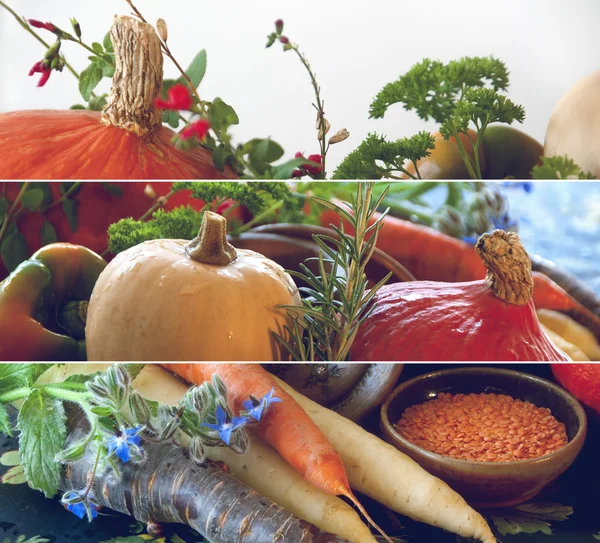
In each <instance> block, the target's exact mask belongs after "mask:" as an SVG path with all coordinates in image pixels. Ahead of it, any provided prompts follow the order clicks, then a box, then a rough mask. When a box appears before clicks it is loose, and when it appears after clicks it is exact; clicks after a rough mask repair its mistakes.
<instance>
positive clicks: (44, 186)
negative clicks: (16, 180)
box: [29, 181, 54, 209]
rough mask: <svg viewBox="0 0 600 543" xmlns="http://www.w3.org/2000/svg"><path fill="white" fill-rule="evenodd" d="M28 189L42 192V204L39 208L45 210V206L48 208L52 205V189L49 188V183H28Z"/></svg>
mask: <svg viewBox="0 0 600 543" xmlns="http://www.w3.org/2000/svg"><path fill="white" fill-rule="evenodd" d="M29 189H30V190H31V189H36V190H41V191H42V194H43V198H42V203H41V204H40V206H39V207H41V208H42V209H44V208H46V207H47V206H49V205H50V204H51V203H52V200H53V198H54V196H53V194H52V189H51V188H50V183H47V182H44V181H37V182H32V181H30V182H29Z"/></svg>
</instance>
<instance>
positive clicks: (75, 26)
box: [71, 17, 81, 39]
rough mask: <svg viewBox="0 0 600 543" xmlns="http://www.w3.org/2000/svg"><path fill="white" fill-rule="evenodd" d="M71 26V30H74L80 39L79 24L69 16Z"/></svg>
mask: <svg viewBox="0 0 600 543" xmlns="http://www.w3.org/2000/svg"><path fill="white" fill-rule="evenodd" d="M71 26H72V27H73V32H75V35H76V36H77V37H78V38H80V39H81V26H80V25H79V23H78V22H77V19H75V17H71Z"/></svg>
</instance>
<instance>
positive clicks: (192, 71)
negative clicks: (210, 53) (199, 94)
mask: <svg viewBox="0 0 600 543" xmlns="http://www.w3.org/2000/svg"><path fill="white" fill-rule="evenodd" d="M185 73H186V74H187V76H188V77H189V78H190V79H191V80H192V83H193V84H194V86H195V87H198V85H200V83H201V82H202V79H203V78H204V74H205V73H206V50H205V49H202V51H200V52H199V53H198V54H197V55H196V56H195V57H194V60H192V62H191V63H190V65H189V66H188V69H187V70H186V71H185ZM181 82H183V78H180V83H181Z"/></svg>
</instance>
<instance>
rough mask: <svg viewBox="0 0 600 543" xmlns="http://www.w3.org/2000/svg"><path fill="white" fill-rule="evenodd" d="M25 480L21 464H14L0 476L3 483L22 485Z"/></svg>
mask: <svg viewBox="0 0 600 543" xmlns="http://www.w3.org/2000/svg"><path fill="white" fill-rule="evenodd" d="M26 481H27V478H26V477H25V472H24V470H23V466H14V467H12V468H10V469H9V470H8V471H7V472H6V473H5V474H4V475H2V477H0V482H1V483H2V484H5V485H22V484H23V483H25V482H26Z"/></svg>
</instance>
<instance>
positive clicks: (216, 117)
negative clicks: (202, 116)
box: [208, 98, 240, 130]
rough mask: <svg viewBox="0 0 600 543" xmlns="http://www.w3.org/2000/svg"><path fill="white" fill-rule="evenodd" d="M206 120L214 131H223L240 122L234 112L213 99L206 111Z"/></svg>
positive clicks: (228, 106)
mask: <svg viewBox="0 0 600 543" xmlns="http://www.w3.org/2000/svg"><path fill="white" fill-rule="evenodd" d="M208 120H209V121H210V124H211V126H212V127H213V128H214V129H217V130H218V129H224V128H227V127H228V126H231V125H232V124H238V123H239V122H240V119H239V117H238V116H237V113H236V112H235V110H234V109H233V108H232V107H231V106H230V105H228V104H226V103H225V102H223V100H221V99H220V98H215V100H214V102H213V103H212V105H211V107H210V109H209V110H208Z"/></svg>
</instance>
